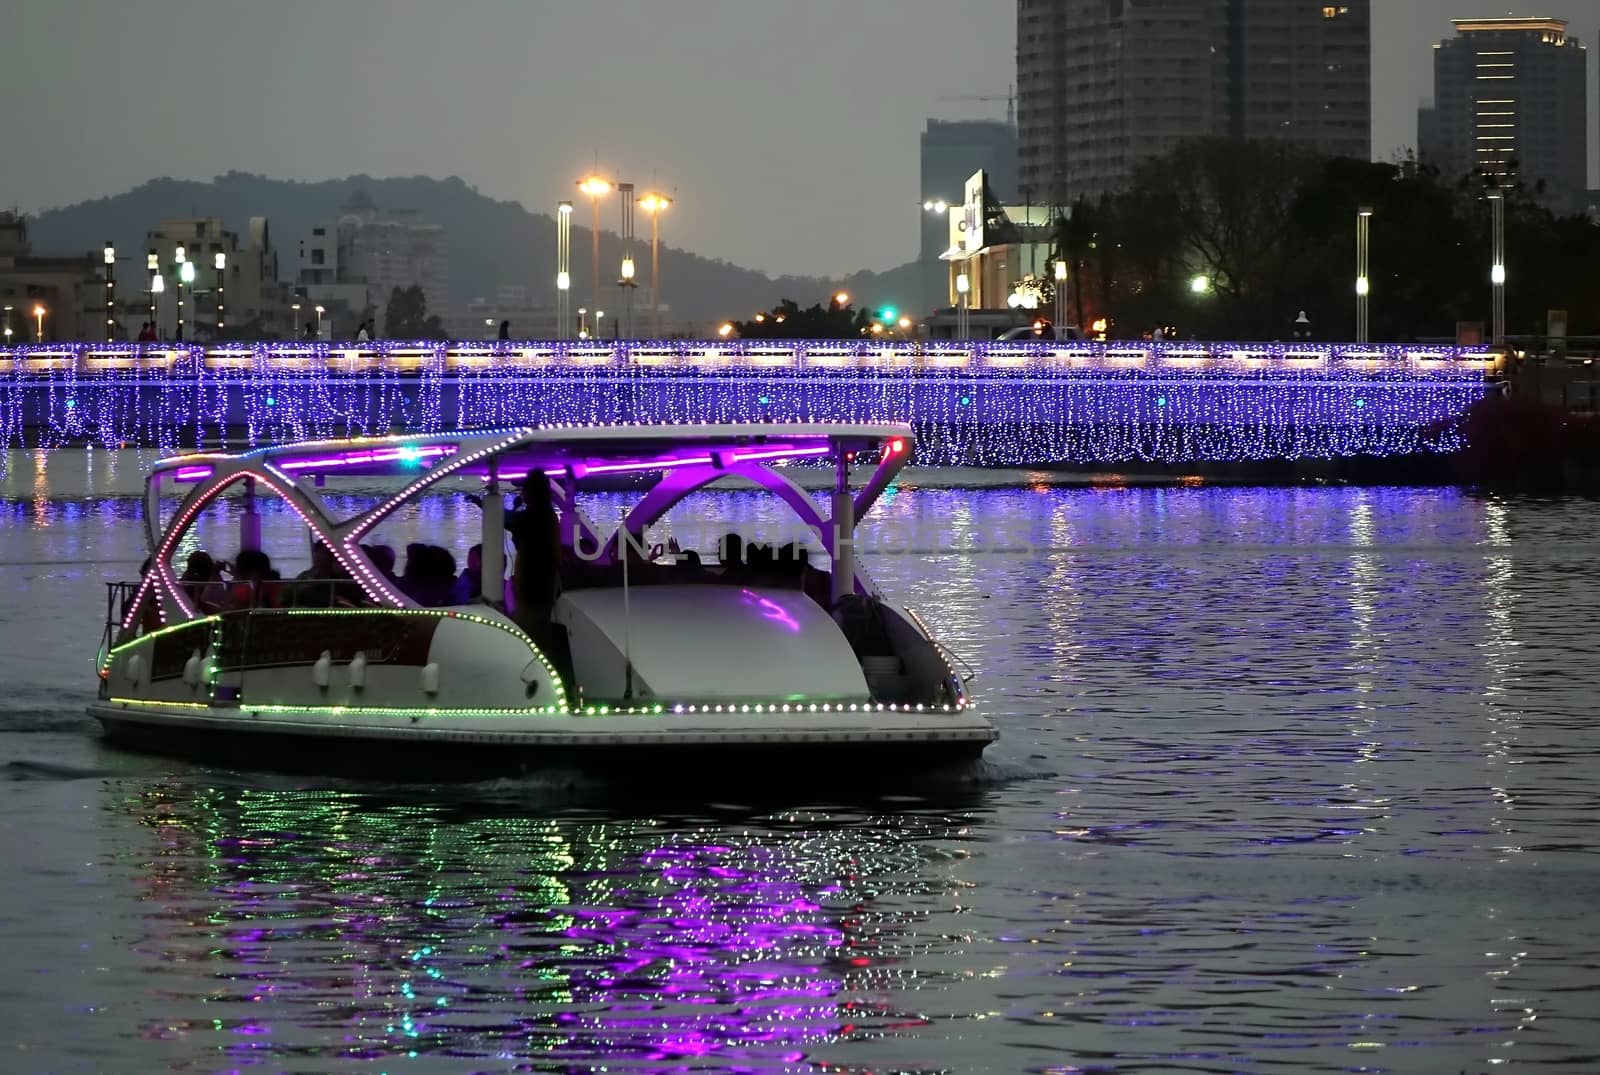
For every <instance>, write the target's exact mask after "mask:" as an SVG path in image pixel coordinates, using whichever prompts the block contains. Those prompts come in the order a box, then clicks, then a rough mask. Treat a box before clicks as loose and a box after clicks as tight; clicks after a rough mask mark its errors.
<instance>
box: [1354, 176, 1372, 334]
mask: <svg viewBox="0 0 1600 1075" xmlns="http://www.w3.org/2000/svg"><path fill="white" fill-rule="evenodd" d="M1371 252H1372V209H1371V208H1370V207H1368V206H1365V205H1363V206H1362V207H1361V208H1360V209H1358V210H1356V342H1357V343H1366V342H1367V340H1368V338H1369V337H1370V336H1371V334H1372V330H1371V321H1370V317H1371V314H1370V307H1369V305H1368V303H1369V299H1368V296H1369V295H1371V294H1372V279H1371V276H1370V275H1369V272H1368V269H1369V267H1370V255H1371Z"/></svg>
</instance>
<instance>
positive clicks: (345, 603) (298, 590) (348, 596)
mask: <svg viewBox="0 0 1600 1075" xmlns="http://www.w3.org/2000/svg"><path fill="white" fill-rule="evenodd" d="M289 592H290V597H291V599H292V601H293V603H294V604H295V605H298V606H299V607H301V608H333V607H335V606H339V607H345V608H347V607H350V606H352V605H358V604H360V603H361V587H359V586H357V585H356V584H355V582H354V580H352V579H351V578H350V573H349V572H348V571H346V570H345V569H344V565H343V564H341V563H339V560H338V558H337V557H335V556H334V555H333V550H332V549H330V548H328V546H327V545H326V544H325V543H324V542H321V541H318V542H316V543H315V544H313V545H312V546H311V566H310V567H308V568H306V569H305V570H304V571H302V572H300V574H298V575H296V576H295V584H294V585H293V586H292V587H290V590H289Z"/></svg>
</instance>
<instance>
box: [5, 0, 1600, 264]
mask: <svg viewBox="0 0 1600 1075" xmlns="http://www.w3.org/2000/svg"><path fill="white" fill-rule="evenodd" d="M1373 7H1374V12H1373V68H1374V76H1373V113H1374V115H1373V151H1374V154H1375V156H1377V157H1378V158H1379V159H1388V158H1390V157H1392V156H1394V155H1395V154H1397V153H1400V152H1403V151H1404V150H1405V149H1407V148H1409V147H1411V146H1412V145H1414V143H1415V137H1416V108H1417V105H1418V103H1419V101H1420V99H1422V98H1424V97H1427V96H1429V95H1430V94H1431V92H1432V51H1431V45H1432V44H1433V42H1434V41H1436V40H1438V39H1440V38H1441V37H1445V36H1448V35H1449V33H1450V32H1451V28H1450V19H1451V18H1452V17H1467V16H1478V15H1485V14H1497V15H1498V14H1506V13H1508V12H1509V13H1513V14H1518V15H1553V16H1556V17H1561V18H1566V19H1568V20H1569V22H1571V23H1572V31H1573V33H1574V34H1575V35H1576V36H1577V37H1578V38H1579V39H1580V40H1581V41H1582V42H1583V43H1584V44H1585V45H1586V46H1587V47H1588V50H1589V81H1590V105H1589V107H1590V115H1589V123H1588V129H1589V132H1590V133H1589V138H1590V141H1591V144H1590V146H1589V155H1590V166H1589V167H1590V185H1591V186H1593V187H1600V163H1597V161H1596V156H1597V154H1600V146H1596V145H1595V144H1594V141H1595V133H1594V132H1595V128H1596V125H1597V123H1600V120H1597V114H1600V103H1597V101H1596V88H1595V85H1596V81H1597V66H1600V64H1597V60H1596V55H1597V48H1596V36H1597V34H1600V4H1596V2H1595V0H1545V2H1542V3H1535V4H1523V3H1512V4H1505V3H1503V2H1501V3H1498V4H1480V3H1462V2H1457V0H1374V4H1373ZM6 36H7V39H8V41H9V42H10V43H11V44H12V46H13V47H12V48H11V49H9V50H8V56H7V63H6V64H5V65H4V66H3V67H0V93H3V95H4V98H5V99H6V100H8V101H11V102H13V107H12V108H11V109H9V110H8V113H7V122H6V130H7V138H6V149H7V152H6V153H4V154H0V204H3V205H6V206H10V205H16V206H18V207H20V208H21V209H23V210H24V211H26V212H38V211H40V210H44V209H50V208H55V207H58V206H62V205H67V204H71V203H73V202H77V201H81V200H84V199H88V198H96V197H103V196H107V195H111V194H116V193H119V192H121V191H123V190H126V189H128V188H130V187H133V186H136V185H138V184H139V183H142V182H144V181H145V180H148V179H151V178H154V177H158V176H163V175H170V176H173V177H175V178H183V179H202V180H203V179H209V178H210V177H212V176H213V175H217V174H220V173H222V172H225V171H228V170H234V169H236V170H239V171H248V172H258V173H262V174H266V175H271V176H278V177H284V178H291V179H302V180H313V179H323V178H329V177H338V176H346V175H351V174H356V173H369V174H372V175H413V174H424V175H434V176H441V177H442V176H448V175H460V176H461V177H462V178H463V179H465V180H466V181H467V182H469V183H471V184H473V185H475V186H477V187H478V188H479V189H481V190H482V191H483V192H484V193H485V194H488V195H490V196H492V197H495V198H501V199H507V200H516V201H520V202H522V203H523V204H524V205H526V206H527V207H528V208H529V209H531V210H534V211H545V212H548V211H550V210H551V209H552V208H553V207H554V205H555V203H556V202H557V201H558V200H559V199H562V198H571V199H573V200H575V201H578V202H580V213H579V217H578V219H579V221H580V222H583V223H585V224H586V223H587V221H588V219H589V214H588V212H587V206H585V205H582V204H581V203H582V201H583V199H582V196H581V195H579V194H578V192H577V189H576V187H575V185H574V181H575V180H576V178H577V177H578V176H579V175H581V174H582V173H584V172H585V171H587V170H589V169H591V168H593V167H594V166H595V163H596V161H598V164H599V167H600V170H601V171H602V172H605V173H608V174H609V175H611V177H612V178H620V179H624V180H629V181H632V182H634V183H635V184H637V185H638V186H639V187H640V189H641V190H642V189H644V188H646V187H650V186H659V187H660V188H661V189H663V190H665V191H666V192H668V193H672V194H675V195H676V198H677V202H676V204H675V205H674V207H673V208H672V210H671V211H670V212H669V214H668V216H667V217H666V218H665V219H664V221H663V226H662V235H663V239H664V240H666V241H668V242H670V243H672V244H673V245H675V246H682V247H684V248H686V249H690V250H693V251H695V252H697V253H701V254H704V255H707V256H710V257H717V258H723V259H726V260H728V261H731V262H735V263H737V264H739V265H743V266H747V267H750V268H756V269H761V270H764V271H767V272H770V273H778V274H785V273H804V274H817V275H833V276H840V275H844V274H846V273H849V272H851V271H854V270H857V269H880V270H881V269H885V268H889V267H891V266H894V265H897V264H900V263H901V262H904V261H907V260H910V259H911V258H913V257H914V256H915V255H916V252H917V246H918V237H919V224H920V216H919V211H918V203H920V201H921V199H922V191H921V190H920V189H919V181H918V136H919V134H920V132H921V131H922V129H923V125H924V122H925V120H926V119H927V118H928V117H929V116H939V117H943V118H952V119H975V118H986V117H991V118H1000V117H1001V116H1003V115H1004V109H1005V104H1004V101H1003V100H998V101H992V102H972V101H940V100H938V98H939V97H941V96H952V97H959V96H963V95H996V96H1001V97H1003V96H1004V94H1005V93H1006V91H1007V88H1008V87H1009V85H1010V84H1011V82H1012V79H1013V74H1014V49H1015V6H1014V4H1012V3H1010V2H1009V0H988V2H987V3H984V4H971V3H968V2H964V0H809V2H808V3H807V4H805V5H803V6H801V5H793V4H786V3H779V2H777V0H745V2H740V0H672V2H671V3H662V2H651V0H590V2H588V3H585V4H583V5H570V6H556V5H547V4H540V3H532V4H530V3H526V2H519V0H468V2H466V3H458V4H453V5H439V4H434V3H430V2H427V0H339V2H338V3H321V2H316V0H276V2H273V0H254V2H250V0H212V2H206V0H140V2H139V3H137V4H129V3H126V2H114V0H56V2H55V3H52V4H49V5H42V4H35V5H26V6H22V7H19V8H18V9H17V10H16V11H13V12H8V14H7V18H6ZM175 208H181V207H175ZM602 208H603V212H602V218H601V222H602V227H605V228H608V229H613V230H614V229H615V228H616V227H617V221H618V209H617V205H616V201H615V199H614V198H612V199H608V200H607V201H605V202H603V203H602ZM151 223H152V224H153V223H154V222H151ZM642 224H643V221H642V220H641V225H642Z"/></svg>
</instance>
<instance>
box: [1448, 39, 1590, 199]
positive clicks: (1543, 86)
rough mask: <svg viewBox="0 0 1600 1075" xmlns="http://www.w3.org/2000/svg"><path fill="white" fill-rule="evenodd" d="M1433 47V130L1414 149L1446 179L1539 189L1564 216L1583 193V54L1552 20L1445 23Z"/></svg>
mask: <svg viewBox="0 0 1600 1075" xmlns="http://www.w3.org/2000/svg"><path fill="white" fill-rule="evenodd" d="M1453 23H1454V26H1455V31H1456V34H1455V36H1454V37H1452V38H1446V39H1444V40H1443V41H1440V42H1438V43H1437V44H1435V45H1434V46H1433V100H1434V104H1433V107H1434V110H1435V111H1436V113H1437V116H1436V117H1435V118H1434V119H1433V120H1432V121H1431V122H1432V123H1433V124H1434V130H1433V131H1432V132H1428V134H1427V139H1426V140H1425V139H1424V134H1425V132H1424V130H1423V122H1422V117H1421V116H1420V115H1419V117H1418V128H1417V142H1418V155H1419V156H1421V157H1422V158H1423V159H1424V160H1426V161H1427V162H1428V163H1430V164H1433V165H1434V166H1436V167H1437V168H1438V169H1439V170H1440V171H1441V172H1442V173H1443V174H1444V175H1445V176H1446V177H1448V178H1460V177H1462V176H1466V175H1470V174H1472V173H1473V172H1478V171H1481V172H1483V173H1484V174H1485V175H1487V176H1493V177H1496V178H1497V179H1498V180H1499V181H1500V182H1502V183H1504V184H1508V185H1509V184H1511V183H1513V182H1517V181H1521V182H1523V183H1525V184H1527V186H1528V187H1529V188H1530V189H1536V188H1537V187H1538V185H1539V184H1540V183H1542V184H1543V185H1544V200H1545V202H1546V203H1547V204H1548V205H1549V206H1550V207H1551V208H1552V209H1556V210H1558V211H1563V212H1574V211H1577V210H1578V209H1579V208H1581V205H1582V201H1583V198H1584V193H1585V191H1586V190H1587V189H1588V179H1589V162H1588V136H1589V121H1588V106H1589V99H1588V98H1589V95H1588V57H1587V52H1586V50H1585V49H1584V47H1583V46H1582V45H1581V44H1580V43H1579V42H1578V39H1577V38H1575V37H1572V36H1570V35H1569V34H1568V33H1567V24H1566V22H1565V21H1564V20H1562V19H1547V18H1503V19H1494V18H1491V19H1455V20H1453Z"/></svg>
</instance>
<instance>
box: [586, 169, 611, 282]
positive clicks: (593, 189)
mask: <svg viewBox="0 0 1600 1075" xmlns="http://www.w3.org/2000/svg"><path fill="white" fill-rule="evenodd" d="M578 189H579V190H581V191H583V193H585V194H587V195H588V196H589V200H590V201H591V202H593V203H594V228H593V232H592V234H591V235H590V239H591V240H592V242H593V254H592V257H591V260H590V265H589V268H590V272H591V278H590V281H589V301H590V302H592V303H593V304H594V305H595V306H599V305H600V199H601V198H603V197H605V196H606V195H607V194H610V193H611V181H610V180H608V179H602V178H601V177H600V176H597V175H591V176H589V177H588V178H587V179H582V180H579V181H578Z"/></svg>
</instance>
